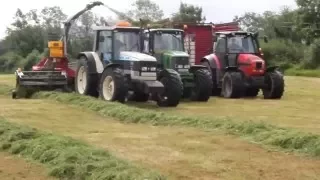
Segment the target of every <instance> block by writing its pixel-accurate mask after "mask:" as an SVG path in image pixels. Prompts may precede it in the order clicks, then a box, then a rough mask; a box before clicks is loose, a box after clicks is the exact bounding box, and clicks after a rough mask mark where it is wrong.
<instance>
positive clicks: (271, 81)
mask: <svg viewBox="0 0 320 180" xmlns="http://www.w3.org/2000/svg"><path fill="white" fill-rule="evenodd" d="M265 83H266V84H267V86H268V87H266V88H263V89H262V94H263V97H264V99H281V97H282V95H283V92H284V79H283V75H282V74H281V73H280V72H279V71H274V72H267V73H266V74H265Z"/></svg>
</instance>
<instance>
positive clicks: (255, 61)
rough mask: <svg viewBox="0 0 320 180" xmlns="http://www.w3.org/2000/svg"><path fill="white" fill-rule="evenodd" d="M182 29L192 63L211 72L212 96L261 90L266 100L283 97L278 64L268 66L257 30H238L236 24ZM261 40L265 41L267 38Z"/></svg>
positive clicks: (235, 95)
mask: <svg viewBox="0 0 320 180" xmlns="http://www.w3.org/2000/svg"><path fill="white" fill-rule="evenodd" d="M183 28H184V31H185V46H186V49H189V54H190V56H191V59H190V61H191V63H194V64H201V65H205V66H207V67H208V69H209V70H210V71H211V74H212V80H213V85H214V88H213V92H212V93H213V95H221V96H223V97H225V98H240V97H256V96H257V95H258V93H259V91H260V89H261V90H262V93H263V97H264V98H265V99H280V98H281V97H282V95H283V92H284V79H283V75H282V74H281V73H280V71H279V70H278V67H277V66H271V67H267V65H266V62H265V61H264V59H263V53H262V50H261V48H260V46H259V41H258V33H251V32H244V31H240V28H239V26H238V23H226V24H218V25H212V24H193V25H184V27H183ZM264 41H265V42H266V43H267V42H268V39H267V37H264ZM208 54H209V55H208Z"/></svg>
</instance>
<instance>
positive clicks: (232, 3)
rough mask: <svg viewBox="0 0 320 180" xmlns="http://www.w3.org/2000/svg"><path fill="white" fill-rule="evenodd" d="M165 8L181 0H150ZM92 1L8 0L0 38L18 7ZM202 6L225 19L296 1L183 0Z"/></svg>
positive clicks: (72, 7) (68, 8)
mask: <svg viewBox="0 0 320 180" xmlns="http://www.w3.org/2000/svg"><path fill="white" fill-rule="evenodd" d="M100 1H101V2H103V3H105V4H108V5H109V6H110V7H112V8H114V9H117V10H119V11H125V10H128V9H130V6H131V3H132V2H133V1H134V0H114V1H112V0H100ZM153 1H154V2H156V3H157V4H158V5H159V6H160V8H161V9H162V10H163V11H164V13H165V15H166V16H169V15H171V14H172V13H175V12H177V11H178V9H179V4H180V0H153ZM90 2H91V0H72V1H71V0H69V1H68V0H28V1H26V0H9V1H5V3H3V4H2V5H1V6H0V18H1V19H0V39H2V38H3V37H4V36H5V30H6V27H7V26H8V25H9V24H10V23H11V22H12V21H13V16H14V14H15V12H16V10H17V8H20V9H22V11H23V12H27V11H29V10H30V9H42V8H43V7H45V6H56V5H57V6H60V7H61V8H62V9H63V11H64V13H66V14H67V15H73V14H74V13H76V12H78V11H79V10H81V9H82V8H84V7H85V5H86V4H87V3H90ZM182 2H184V3H190V4H194V5H198V6H202V7H203V11H204V15H205V16H206V18H207V21H208V22H210V21H211V22H228V21H232V19H233V17H234V16H235V15H241V14H243V13H244V12H248V11H254V12H258V13H261V12H263V11H266V10H271V11H278V10H279V9H280V7H281V6H284V5H285V6H289V7H292V8H295V7H296V5H295V0H182ZM92 11H93V12H95V13H97V14H99V15H104V14H105V16H107V17H108V16H114V14H113V13H112V12H111V11H109V10H108V9H106V8H105V7H95V8H94V9H93V10H92Z"/></svg>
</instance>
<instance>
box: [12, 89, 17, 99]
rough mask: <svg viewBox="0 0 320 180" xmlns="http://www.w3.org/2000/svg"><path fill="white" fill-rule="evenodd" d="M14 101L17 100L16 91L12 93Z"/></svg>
mask: <svg viewBox="0 0 320 180" xmlns="http://www.w3.org/2000/svg"><path fill="white" fill-rule="evenodd" d="M11 95H12V99H17V92H16V91H15V90H13V91H12V94H11Z"/></svg>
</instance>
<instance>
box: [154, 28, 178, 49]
mask: <svg viewBox="0 0 320 180" xmlns="http://www.w3.org/2000/svg"><path fill="white" fill-rule="evenodd" d="M183 46H184V45H183V40H182V33H181V32H174V33H173V32H159V31H158V32H156V33H155V34H154V47H153V49H154V51H155V52H156V51H163V50H171V51H184V47H183Z"/></svg>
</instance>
